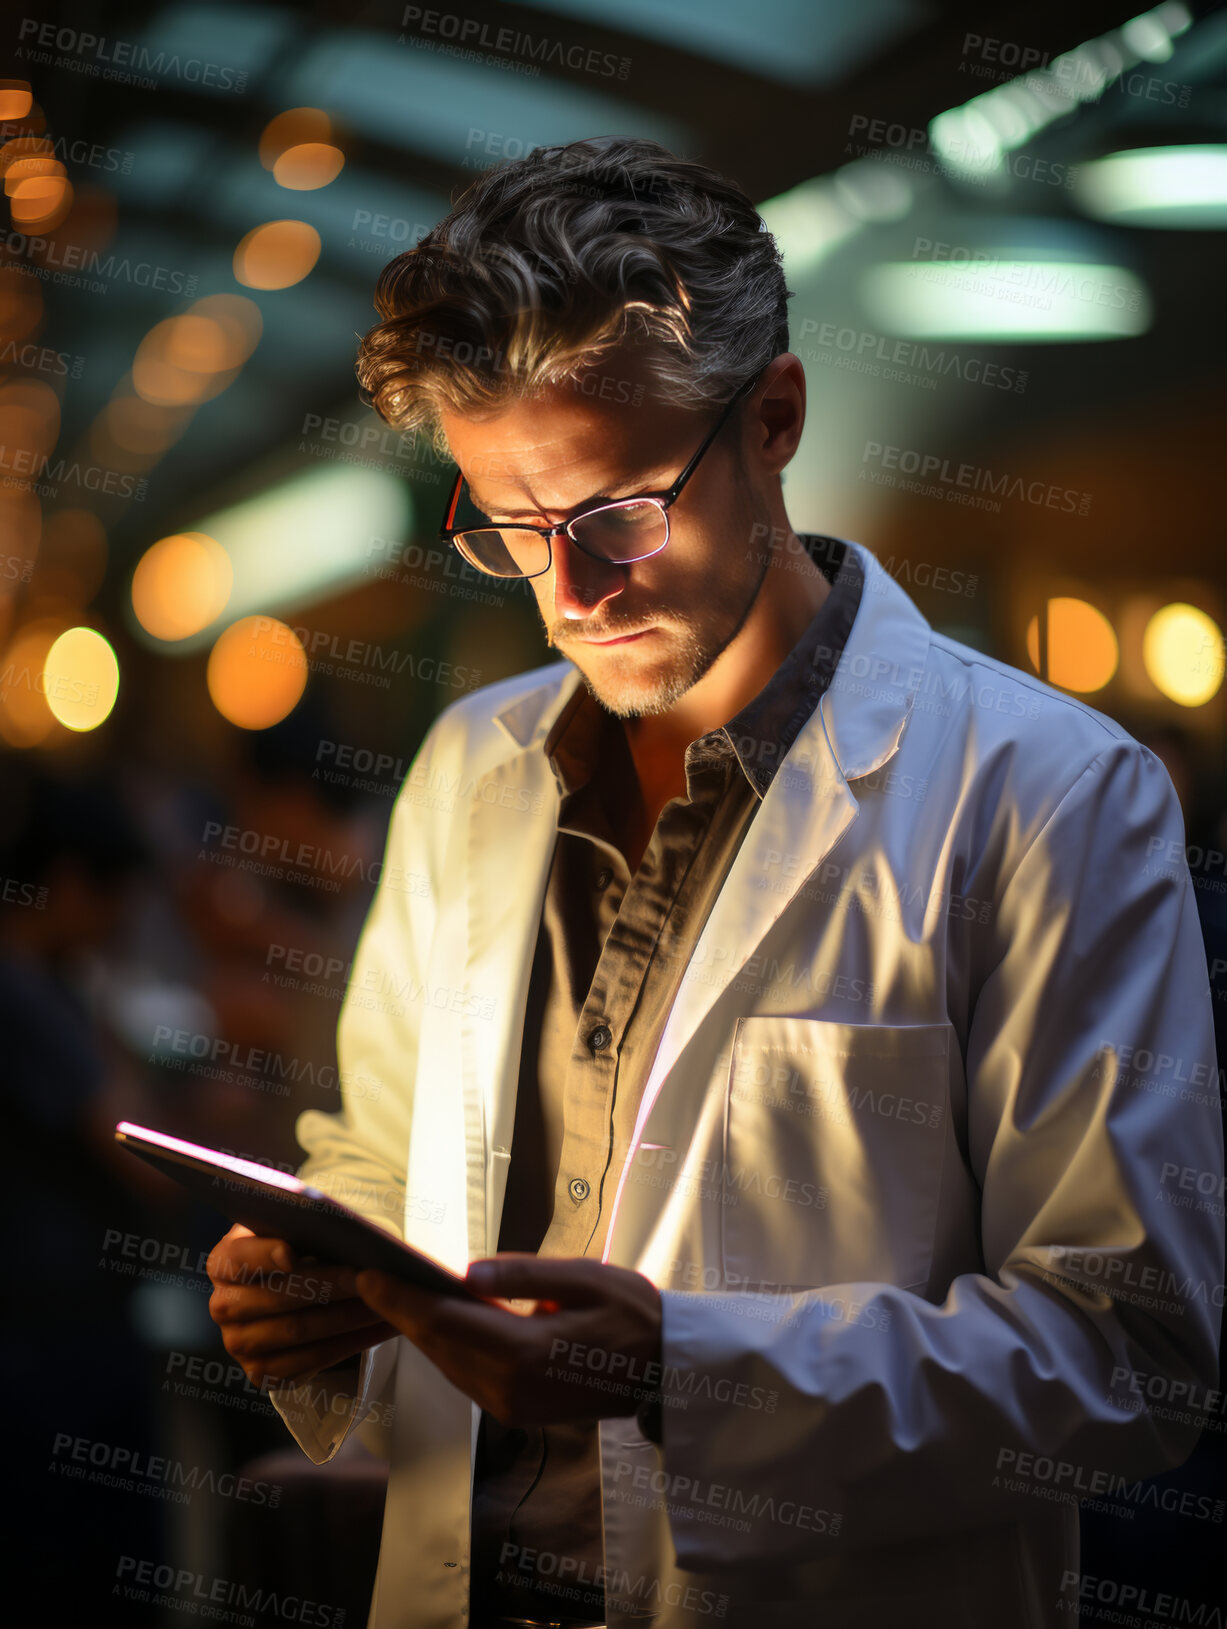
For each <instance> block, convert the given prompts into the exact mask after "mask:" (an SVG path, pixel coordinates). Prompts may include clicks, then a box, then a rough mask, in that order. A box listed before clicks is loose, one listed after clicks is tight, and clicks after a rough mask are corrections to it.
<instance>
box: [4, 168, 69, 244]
mask: <svg viewBox="0 0 1227 1629" xmlns="http://www.w3.org/2000/svg"><path fill="white" fill-rule="evenodd" d="M73 196H74V195H73V190H72V182H71V181H69V180H68V179H67V177H66V176H62V175H39V176H30V177H28V178H27V179H26V180H24V181H19V182H18V183H17V190H16V191H15V192H14V193H13V195H12V197H11V198H10V199H9V211H10V213H11V215H12V217H13V225H14V226H15V227H17V228H19V229H20V230H21V231H23V232H52V231H54V230H55V228H56V227H57V226H59V224H60V222H61V221H63V220H64V219H65V217H66V216H67V215H68V212H69V210H70V209H71V208H72V200H73Z"/></svg>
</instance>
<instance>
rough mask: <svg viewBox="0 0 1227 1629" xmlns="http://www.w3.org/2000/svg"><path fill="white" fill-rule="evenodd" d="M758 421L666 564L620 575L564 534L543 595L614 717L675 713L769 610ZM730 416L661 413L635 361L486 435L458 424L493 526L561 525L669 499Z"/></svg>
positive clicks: (692, 489) (708, 486)
mask: <svg viewBox="0 0 1227 1629" xmlns="http://www.w3.org/2000/svg"><path fill="white" fill-rule="evenodd" d="M603 382H604V389H605V392H606V395H605V397H604V399H603V398H602V396H601V394H600V391H601V389H602V385H603ZM636 397H638V399H639V405H638V406H635V405H634V401H635V398H636ZM746 411H747V410H746V409H745V408H744V406H743V405H741V404H739V405H738V406H737V407H736V408H734V409H733V412H732V414H731V415H730V417H729V420H728V422H727V423H726V424H725V426H724V428H723V429H722V430H721V432H720V434H719V435H718V436H717V438H716V440H715V441H714V442H713V443H712V445H711V446H710V447H709V448H708V450H707V452H706V453H705V454H704V456H703V459H702V461H701V462H700V464H699V467H698V469H697V470H695V472H694V474H693V475H692V476H691V478H690V480H689V481H688V482H687V483H686V486H685V488H684V490H683V492H682V495H681V497H680V498H679V499H678V500H677V502H676V503H675V504H673V505H672V506H671V508H670V510H669V527H670V535H669V542H668V544H667V545H666V547H665V548H664V549H662V550H661V551H660V552H659V553H658V554H655V555H652V556H650V557H649V558H648V559H646V560H635V561H632V562H631V563H630V564H629V565H621V566H619V565H610V564H608V563H606V562H603V561H599V560H593V559H591V558H589V556H588V555H586V554H582V553H581V552H580V551H579V550H578V549H577V548H576V547H575V545H574V544H573V543H572V542H571V540H570V538H568V537H566V536H565V535H561V536H558V537H555V538H554V539H553V540H552V561H551V565H550V569H549V571H548V572H546V573H545V574H544V575H543V576H541V577H535V578H533V579H532V580H531V586H532V589H533V592H534V593H535V595H536V599H537V609H538V610H539V611H540V613H541V620H542V622H543V623H544V625H545V633H546V638H547V640H548V642H549V643H550V645H552V646H554V647H555V648H556V649H557V650H559V651H560V652H561V653H562V654H563V655H564V656H566V657H568V658H569V659H570V660H571V661H572V662H573V663H574V664H575V666H576V667H577V668H578V669H579V670H580V672H581V673H582V674H583V676H584V679H585V681H586V683H587V685H588V688H589V690H590V691H591V692H592V694H593V695H594V696H595V697H596V698H597V700H598V701H599V702H600V703H601V704H602V706H604V707H605V708H607V709H608V711H610V712H611V713H616V714H618V715H619V716H621V717H624V718H632V717H638V716H643V715H647V714H658V713H664V712H667V711H668V709H669V708H670V707H672V706H673V704H674V703H675V702H676V701H677V700H679V698H680V697H682V696H683V695H685V693H686V691H688V690H689V689H690V687H691V686H692V685H693V684H695V683H697V681H698V680H699V679H701V678H702V677H703V675H704V674H705V673H706V672H707V671H708V669H709V668H710V667H711V665H712V664H713V663H714V662H715V660H716V658H717V657H718V656H719V655H720V653H721V652H722V651H723V650H724V649H725V647H726V646H727V645H728V643H729V642H730V640H731V639H732V638H733V637H734V635H735V634H736V633H737V631H738V630H739V629H740V627H741V625H742V622H743V621H744V619H745V617H746V614H747V613H748V611H749V609H750V606H751V605H752V604H753V602H754V597H755V595H756V594H757V592H758V588H759V585H760V583H761V582H762V578H763V574H764V571H765V560H766V555H765V553H764V552H763V551H762V550H761V549H756V548H751V547H750V539H751V536H752V535H753V534H752V532H751V527H752V526H753V524H754V522H755V521H756V520H758V521H762V520H763V518H764V516H765V514H766V512H767V511H766V505H765V501H764V499H763V497H762V495H761V494H759V493H756V492H755V491H754V489H753V487H752V485H751V483H750V481H749V479H748V478H747V475H746V473H745V471H744V468H743V466H742V462H741V459H740V458H739V456H738V444H739V438H740V436H741V434H742V424H743V417H744V414H745V412H746ZM719 412H720V409H719V408H718V407H717V408H711V409H709V410H707V411H704V412H695V411H693V410H687V409H684V408H678V407H671V406H668V405H664V404H661V403H660V402H659V401H657V400H656V399H655V396H654V390H653V382H652V380H651V378H650V376H649V375H648V373H647V372H646V370H645V369H644V368H643V366H642V362H641V360H639V359H631V358H629V357H628V356H627V355H626V353H623V356H622V357H615V358H612V359H610V360H608V361H607V362H605V363H604V364H602V365H601V367H600V368H599V369H598V370H595V371H594V372H593V373H591V374H589V375H588V376H587V377H586V379H584V380H583V381H582V382H581V384H579V385H563V386H559V387H557V388H556V389H554V390H552V391H550V392H549V393H548V394H546V395H544V396H542V397H540V398H538V399H527V398H525V399H517V400H515V401H513V402H512V403H511V404H510V405H509V406H507V407H505V408H503V409H502V410H501V411H500V412H499V413H497V414H496V415H494V416H491V417H488V418H486V419H484V420H480V421H479V420H474V419H468V418H461V417H459V416H458V415H455V414H450V413H444V414H443V416H442V422H443V429H444V432H445V434H446V436H447V439H448V442H449V443H450V445H451V448H452V452H453V454H454V455H455V458H456V461H457V463H458V464H459V465H460V468H461V469H462V470H463V472H464V474H465V478H466V480H467V481H468V483H469V491H470V493H471V495H472V497H473V500H474V502H475V503H476V504H477V506H478V507H479V508H480V509H481V510H482V511H483V512H484V513H485V514H487V515H488V516H490V518H491V519H495V520H500V521H513V520H514V521H522V522H527V523H529V524H532V525H537V526H546V525H552V524H555V523H557V522H560V521H564V520H566V519H568V518H569V516H570V515H571V514H572V512H573V511H574V510H576V509H577V508H578V507H579V506H580V505H581V504H584V503H587V502H588V501H589V500H591V499H593V498H597V497H606V498H610V499H613V498H621V497H632V496H634V495H636V494H637V493H642V492H663V491H665V490H667V489H668V488H669V487H671V486H672V485H673V483H674V482H675V481H676V480H677V477H678V476H679V475H680V474H681V472H682V470H683V469H684V468H685V466H686V464H687V463H688V462H689V460H690V459H691V458H692V457H693V456H694V454H695V452H696V451H697V450H698V448H699V446H700V445H701V444H702V441H703V438H704V437H705V436H706V434H707V433H708V431H709V430H710V429H711V428H712V426H713V425H714V424H715V422H716V419H717V417H718V416H719Z"/></svg>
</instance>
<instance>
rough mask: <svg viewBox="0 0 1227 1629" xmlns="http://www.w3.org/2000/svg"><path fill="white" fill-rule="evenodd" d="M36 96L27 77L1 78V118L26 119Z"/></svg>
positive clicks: (6, 121) (6, 119)
mask: <svg viewBox="0 0 1227 1629" xmlns="http://www.w3.org/2000/svg"><path fill="white" fill-rule="evenodd" d="M33 103H34V97H33V95H32V93H31V91H30V82H29V80H26V79H0V119H2V120H4V122H5V123H8V121H9V120H10V119H24V118H25V116H26V114H27V113H29V111H30V108H31V107H32V106H33Z"/></svg>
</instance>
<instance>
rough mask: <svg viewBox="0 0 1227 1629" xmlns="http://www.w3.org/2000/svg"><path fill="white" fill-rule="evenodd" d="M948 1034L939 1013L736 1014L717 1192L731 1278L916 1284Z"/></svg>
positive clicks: (926, 1251)
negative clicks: (864, 1019) (883, 1017)
mask: <svg viewBox="0 0 1227 1629" xmlns="http://www.w3.org/2000/svg"><path fill="white" fill-rule="evenodd" d="M952 1034H953V1031H952V1029H951V1027H950V1025H949V1024H914V1025H878V1024H835V1023H827V1022H824V1021H822V1020H820V1019H813V1018H774V1017H751V1018H742V1019H739V1020H738V1025H737V1031H736V1035H735V1037H734V1043H733V1052H732V1056H731V1059H730V1063H729V1074H728V1081H727V1087H726V1094H725V1121H724V1167H725V1169H724V1183H723V1188H722V1194H721V1241H722V1242H721V1248H722V1255H723V1267H724V1272H725V1275H726V1278H727V1279H728V1281H729V1282H730V1284H731V1285H732V1286H734V1287H736V1286H737V1285H738V1284H739V1283H740V1284H741V1285H742V1286H743V1287H744V1288H745V1289H747V1290H753V1289H754V1288H755V1286H756V1285H758V1286H760V1287H761V1288H763V1289H764V1290H767V1291H770V1290H771V1289H773V1288H775V1287H776V1286H778V1287H779V1288H781V1289H814V1288H820V1287H822V1286H823V1285H826V1284H845V1283H857V1282H866V1281H868V1282H875V1283H887V1284H895V1285H898V1286H899V1287H900V1288H903V1289H918V1288H923V1286H924V1285H925V1283H926V1282H927V1280H928V1276H929V1270H930V1265H931V1262H932V1255H933V1243H934V1236H935V1232H936V1226H937V1211H938V1198H939V1192H940V1186H941V1171H942V1154H943V1149H944V1147H945V1140H946V1123H947V1119H948V1087H949V1073H948V1071H949V1057H950V1043H951V1037H952Z"/></svg>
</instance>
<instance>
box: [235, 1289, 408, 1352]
mask: <svg viewBox="0 0 1227 1629" xmlns="http://www.w3.org/2000/svg"><path fill="white" fill-rule="evenodd" d="M381 1321H383V1320H381V1319H380V1318H379V1317H378V1315H377V1314H376V1313H373V1312H372V1311H371V1309H370V1308H369V1307H368V1306H366V1305H365V1304H364V1303H363V1302H361V1301H346V1302H344V1303H343V1304H342V1305H341V1306H339V1307H326V1308H324V1309H323V1310H322V1311H320V1312H292V1313H287V1314H284V1315H283V1316H282V1317H279V1318H259V1319H255V1320H254V1321H252V1322H251V1323H230V1324H226V1325H224V1326H223V1329H222V1339H223V1341H224V1344H225V1347H226V1350H227V1351H228V1352H229V1353H230V1355H231V1357H237V1358H250V1357H266V1356H268V1355H269V1354H271V1353H274V1352H286V1351H290V1350H292V1349H293V1348H294V1347H297V1346H314V1345H316V1344H317V1343H318V1342H320V1341H325V1340H332V1339H333V1338H334V1337H335V1336H337V1335H349V1334H352V1333H353V1332H354V1331H355V1330H359V1329H369V1328H370V1327H371V1325H372V1324H377V1323H380V1322H381Z"/></svg>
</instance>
